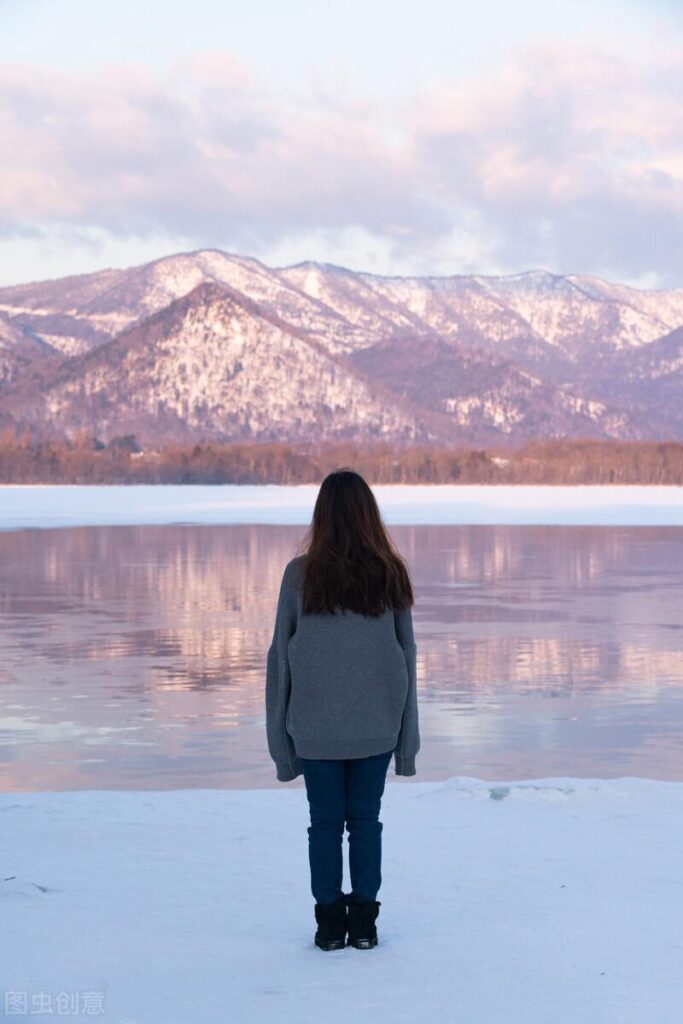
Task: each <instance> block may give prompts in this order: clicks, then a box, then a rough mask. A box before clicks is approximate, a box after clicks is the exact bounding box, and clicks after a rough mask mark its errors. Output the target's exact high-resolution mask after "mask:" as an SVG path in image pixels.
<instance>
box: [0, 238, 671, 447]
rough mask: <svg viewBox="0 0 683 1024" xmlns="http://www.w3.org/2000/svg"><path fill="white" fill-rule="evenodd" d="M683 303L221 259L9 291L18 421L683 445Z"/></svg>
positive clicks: (131, 428)
mask: <svg viewBox="0 0 683 1024" xmlns="http://www.w3.org/2000/svg"><path fill="white" fill-rule="evenodd" d="M682 325H683V289H678V290H672V291H668V292H667V291H644V290H638V289H634V288H629V287H626V286H624V285H619V284H610V283H608V282H605V281H601V280H598V279H596V278H590V277H586V276H582V275H575V274H573V275H567V276H561V275H555V274H551V273H549V272H547V271H542V270H538V271H529V272H527V273H524V274H515V275H510V276H506V277H486V276H482V275H472V276H464V275H456V276H453V277H384V276H380V275H375V274H369V273H361V272H355V271H351V270H348V269H345V268H343V267H335V266H332V265H330V264H320V263H311V262H308V263H301V264H297V265H295V266H290V267H284V268H271V267H267V266H265V265H264V264H263V263H260V262H259V261H258V260H255V259H251V258H247V257H243V256H237V255H231V254H228V253H224V252H220V251H217V250H200V251H198V252H193V253H181V254H178V255H174V256H169V257H165V258H163V259H159V260H155V261H154V262H152V263H147V264H143V265H141V266H138V267H130V268H126V269H123V270H104V271H100V272H96V273H93V274H85V275H79V276H72V277H66V278H62V279H58V280H53V281H45V282H37V283H31V284H23V285H15V286H10V287H6V288H2V289H0V395H1V396H2V403H1V407H0V421H2V417H3V416H4V417H5V418H6V417H7V416H10V417H13V419H14V420H15V421H16V422H18V423H23V424H26V425H32V426H34V427H36V428H44V429H46V430H49V431H60V432H61V431H67V432H71V431H73V430H74V429H76V428H81V427H84V428H88V429H90V430H92V431H93V433H96V434H97V436H99V437H101V438H102V439H103V440H106V439H108V438H109V437H111V436H113V435H115V434H118V433H123V432H134V433H138V434H139V435H140V436H141V437H142V438H146V439H149V440H152V439H153V440H154V441H163V440H164V439H170V438H184V439H188V438H200V437H205V438H209V437H211V438H220V439H226V440H227V439H234V440H238V439H261V440H292V441H295V440H312V439H317V440H324V439H325V438H342V437H345V438H353V439H355V440H363V439H368V440H370V439H373V438H374V439H379V438H382V439H385V440H393V441H397V442H400V443H413V442H421V443H425V442H431V443H435V444H439V443H452V442H455V441H457V442H461V443H474V444H482V443H493V442H495V441H500V440H507V441H511V442H514V441H517V440H522V439H526V438H529V437H539V436H540V437H558V436H570V437H571V436H583V437H615V438H622V439H632V438H640V439H650V438H651V439H655V438H661V439H664V438H672V437H681V436H683V414H682V413H681V412H680V411H679V406H680V405H681V402H680V396H681V383H682V381H681V374H682V373H683V367H682V365H681V364H682V359H681V331H680V330H678V329H679V328H681V327H682Z"/></svg>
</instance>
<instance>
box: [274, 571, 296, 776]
mask: <svg viewBox="0 0 683 1024" xmlns="http://www.w3.org/2000/svg"><path fill="white" fill-rule="evenodd" d="M296 625H297V602H296V593H295V591H294V588H293V586H292V572H291V563H290V564H288V565H287V566H286V567H285V571H284V573H283V576H282V583H281V584H280V595H279V597H278V602H277V611H276V613H275V629H274V630H273V639H272V642H271V645H270V647H269V649H268V658H267V665H266V735H267V739H268V751H269V753H270V756H271V757H272V759H273V761H274V762H275V768H276V774H277V778H278V781H280V782H291V781H292V780H293V779H295V778H296V777H297V776H298V775H301V774H303V769H302V766H301V762H300V761H299V758H298V757H297V755H296V751H295V749H294V744H293V742H292V737H291V736H290V735H289V733H288V732H287V727H286V724H285V722H286V716H287V705H288V702H289V694H290V691H291V686H292V678H291V674H290V670H289V661H288V657H287V644H288V642H289V639H290V637H291V636H292V635H293V634H294V633H295V632H296Z"/></svg>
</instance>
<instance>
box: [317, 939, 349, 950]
mask: <svg viewBox="0 0 683 1024" xmlns="http://www.w3.org/2000/svg"><path fill="white" fill-rule="evenodd" d="M315 944H316V946H317V947H318V949H323V950H325V952H327V951H328V950H330V949H344V946H345V945H346V942H345V941H344V939H335V940H334V941H333V942H319V941H318V939H316V940H315Z"/></svg>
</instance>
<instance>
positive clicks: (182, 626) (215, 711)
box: [0, 525, 683, 790]
mask: <svg viewBox="0 0 683 1024" xmlns="http://www.w3.org/2000/svg"><path fill="white" fill-rule="evenodd" d="M303 533H304V528H303V527H294V526H267V525H229V526H228V525H226V526H182V525H170V526H169V525H167V526H134V527H133V526H119V527H111V526H109V527H80V528H65V529H54V530H51V529H40V530H30V529H29V530H18V531H7V532H4V533H0V624H1V626H2V630H1V632H0V788H3V789H6V790H31V789H78V788H168V787H176V786H180V787H184V786H190V787H194V786H254V785H258V786H270V785H273V784H274V781H273V780H274V774H273V770H272V766H271V763H270V761H269V759H268V755H267V750H266V745H265V725H264V709H263V699H264V694H263V690H264V682H265V660H266V651H267V648H268V645H269V644H270V641H271V638H272V629H273V623H274V614H275V606H276V603H277V595H278V590H279V585H280V579H281V575H282V570H283V568H284V565H285V563H286V562H287V561H288V559H289V558H291V557H292V556H293V555H294V554H295V553H296V552H297V545H298V542H299V540H300V539H301V537H302V536H303ZM391 533H392V535H393V537H394V539H395V540H396V543H397V544H398V546H399V548H400V550H401V551H402V552H403V554H404V555H405V557H406V558H407V560H408V563H409V565H410V569H411V573H412V577H413V581H414V584H415V590H416V597H417V603H416V607H415V609H414V612H413V617H414V624H415V633H416V639H417V643H418V681H419V687H420V701H421V723H422V736H423V740H422V743H423V749H422V752H421V754H420V758H419V761H418V771H419V774H418V779H420V778H422V779H427V778H443V777H446V776H448V775H454V774H468V775H478V776H480V777H488V778H494V779H495V778H509V777H516V778H519V777H539V776H543V775H554V774H569V773H571V774H574V775H600V776H615V775H624V774H639V775H646V776H650V777H664V778H683V759H682V758H681V756H680V753H679V749H678V748H679V746H680V744H679V743H678V742H677V741H676V731H675V722H676V719H677V716H679V715H680V711H681V695H682V694H683V657H682V651H683V639H682V635H681V623H682V622H683V618H682V615H681V612H682V611H683V589H682V587H681V584H682V582H683V579H682V578H683V558H682V557H681V556H682V554H683V530H681V529H680V528H677V527H652V528H650V527H587V526H581V527H570V526H547V527H546V526H509V527H506V526H394V527H392V529H391ZM299 784H300V780H299V782H297V783H296V785H299Z"/></svg>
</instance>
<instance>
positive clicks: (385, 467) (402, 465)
mask: <svg viewBox="0 0 683 1024" xmlns="http://www.w3.org/2000/svg"><path fill="white" fill-rule="evenodd" d="M339 466H350V467H352V468H353V469H355V470H357V471H358V472H359V473H362V474H363V476H364V477H365V479H366V480H368V482H369V483H373V484H674V485H679V486H680V485H682V484H683V443H681V442H678V441H612V440H607V441H604V440H594V439H591V438H568V439H548V440H532V441H528V442H527V443H525V444H522V445H520V446H518V447H509V448H506V447H504V446H492V447H490V448H468V447H465V446H463V447H434V446H429V445H417V446H413V447H401V446H399V445H393V444H390V443H386V442H384V443H372V444H360V443H357V442H346V441H344V442H330V443H327V444H315V443H310V444H299V445H297V444H283V443H277V442H272V443H271V442H225V443H221V442H215V441H204V442H197V443H189V444H180V443H169V444H164V445H162V446H160V447H148V446H143V444H141V443H140V441H139V440H138V438H137V437H136V436H135V435H133V434H125V435H119V436H117V437H114V438H112V439H111V440H109V441H108V442H107V443H105V442H103V441H101V440H99V439H98V438H96V437H94V436H92V435H91V434H89V433H88V432H85V431H83V432H80V433H77V434H75V435H73V436H72V437H69V438H61V437H60V438H54V439H52V440H45V439H43V438H41V439H38V438H36V437H33V436H32V434H31V432H30V431H29V430H24V431H17V430H16V428H14V427H8V428H5V429H3V430H0V483H3V484H36V483H40V484H140V483H146V484H307V483H311V484H312V483H319V482H320V481H321V480H322V479H323V477H324V476H325V475H326V473H328V472H329V471H330V470H332V469H335V468H338V467H339Z"/></svg>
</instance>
